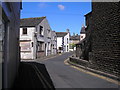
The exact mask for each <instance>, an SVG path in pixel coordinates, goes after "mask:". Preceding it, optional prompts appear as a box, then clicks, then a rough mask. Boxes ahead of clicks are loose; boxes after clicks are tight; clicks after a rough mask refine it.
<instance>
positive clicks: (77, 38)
mask: <svg viewBox="0 0 120 90" xmlns="http://www.w3.org/2000/svg"><path fill="white" fill-rule="evenodd" d="M70 40H80V35H75V36H70Z"/></svg>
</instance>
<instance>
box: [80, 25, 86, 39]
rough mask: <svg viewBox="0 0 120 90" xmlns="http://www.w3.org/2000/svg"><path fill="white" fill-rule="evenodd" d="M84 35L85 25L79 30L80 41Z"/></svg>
mask: <svg viewBox="0 0 120 90" xmlns="http://www.w3.org/2000/svg"><path fill="white" fill-rule="evenodd" d="M85 37H86V33H85V26H82V28H81V31H80V41H82V40H83V39H84V38H85Z"/></svg>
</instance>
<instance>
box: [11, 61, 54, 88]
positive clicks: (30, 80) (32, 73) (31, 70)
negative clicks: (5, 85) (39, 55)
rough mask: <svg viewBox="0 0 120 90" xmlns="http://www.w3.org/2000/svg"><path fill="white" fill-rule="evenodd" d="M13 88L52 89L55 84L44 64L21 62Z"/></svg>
mask: <svg viewBox="0 0 120 90" xmlns="http://www.w3.org/2000/svg"><path fill="white" fill-rule="evenodd" d="M13 88H51V89H53V90H54V85H53V82H52V80H51V78H50V76H49V74H48V72H47V69H46V67H45V65H44V64H40V63H36V62H21V63H20V67H19V72H18V75H17V77H16V80H15V82H14V85H13Z"/></svg>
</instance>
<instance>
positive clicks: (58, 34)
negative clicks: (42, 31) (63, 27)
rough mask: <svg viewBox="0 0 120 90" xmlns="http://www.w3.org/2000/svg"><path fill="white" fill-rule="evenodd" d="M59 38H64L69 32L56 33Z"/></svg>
mask: <svg viewBox="0 0 120 90" xmlns="http://www.w3.org/2000/svg"><path fill="white" fill-rule="evenodd" d="M56 35H57V37H64V36H65V35H67V32H56Z"/></svg>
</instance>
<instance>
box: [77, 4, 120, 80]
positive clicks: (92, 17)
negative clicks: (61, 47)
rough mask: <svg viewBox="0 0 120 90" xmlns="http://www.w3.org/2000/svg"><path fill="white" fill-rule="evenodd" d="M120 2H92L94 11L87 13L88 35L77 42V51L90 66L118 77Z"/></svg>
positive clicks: (119, 73)
mask: <svg viewBox="0 0 120 90" xmlns="http://www.w3.org/2000/svg"><path fill="white" fill-rule="evenodd" d="M119 4H120V2H92V11H91V12H90V13H88V14H86V15H85V17H86V26H87V27H86V29H85V31H86V37H85V39H83V40H82V41H81V43H79V44H77V47H78V50H77V52H76V55H77V56H78V57H79V58H80V59H84V60H87V61H88V65H87V66H88V67H89V68H92V69H95V70H97V71H101V72H103V73H105V74H109V75H110V76H112V77H117V78H119V75H120V70H119V68H118V66H119V65H120V47H119V43H120V38H119V21H120V15H119V12H120V9H119ZM106 6H107V7H106ZM81 46H82V47H81Z"/></svg>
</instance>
